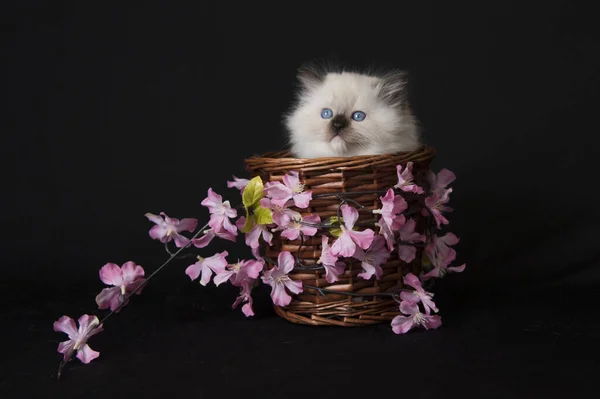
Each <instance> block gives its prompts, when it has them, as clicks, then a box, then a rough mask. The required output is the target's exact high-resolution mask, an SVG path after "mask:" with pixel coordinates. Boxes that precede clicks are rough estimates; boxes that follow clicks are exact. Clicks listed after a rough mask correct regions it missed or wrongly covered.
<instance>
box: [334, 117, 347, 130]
mask: <svg viewBox="0 0 600 399" xmlns="http://www.w3.org/2000/svg"><path fill="white" fill-rule="evenodd" d="M346 126H348V120H347V119H346V118H345V117H344V116H343V115H336V117H335V118H333V120H332V121H331V128H332V129H333V131H334V132H336V133H337V132H339V131H340V130H342V129H343V128H344V127H346Z"/></svg>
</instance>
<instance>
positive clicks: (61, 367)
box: [56, 360, 67, 380]
mask: <svg viewBox="0 0 600 399" xmlns="http://www.w3.org/2000/svg"><path fill="white" fill-rule="evenodd" d="M65 364H67V363H66V362H65V361H64V360H61V361H60V364H59V365H58V372H57V373H56V379H57V380H60V376H61V374H62V370H63V367H65Z"/></svg>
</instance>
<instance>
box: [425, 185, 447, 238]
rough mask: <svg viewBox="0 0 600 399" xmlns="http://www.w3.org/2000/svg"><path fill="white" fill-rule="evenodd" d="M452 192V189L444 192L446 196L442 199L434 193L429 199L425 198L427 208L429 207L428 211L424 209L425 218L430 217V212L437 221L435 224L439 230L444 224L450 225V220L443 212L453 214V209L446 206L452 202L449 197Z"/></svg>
mask: <svg viewBox="0 0 600 399" xmlns="http://www.w3.org/2000/svg"><path fill="white" fill-rule="evenodd" d="M451 192H452V189H451V188H449V189H447V190H446V191H445V192H444V196H442V197H440V196H439V195H438V194H436V193H434V194H432V195H430V196H429V197H427V198H425V206H426V207H427V209H423V211H422V212H421V213H422V214H423V215H424V216H428V215H429V212H428V210H430V211H431V213H432V214H433V218H434V219H435V223H436V225H437V228H438V229H439V228H440V226H441V225H442V224H449V222H448V219H446V217H445V216H444V214H443V212H452V208H451V207H449V206H447V205H445V204H446V203H447V202H448V201H449V200H450V199H449V195H450V193H451Z"/></svg>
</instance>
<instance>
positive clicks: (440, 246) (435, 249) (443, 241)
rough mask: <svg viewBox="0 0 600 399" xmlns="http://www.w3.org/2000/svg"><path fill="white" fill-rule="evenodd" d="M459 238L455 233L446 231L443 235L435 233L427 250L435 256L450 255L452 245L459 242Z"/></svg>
mask: <svg viewBox="0 0 600 399" xmlns="http://www.w3.org/2000/svg"><path fill="white" fill-rule="evenodd" d="M458 242H459V239H458V237H457V236H456V235H454V234H453V233H446V234H444V235H443V236H441V237H438V236H437V235H433V237H432V241H431V243H429V245H427V247H426V251H428V253H431V254H434V256H442V257H446V256H448V252H449V250H450V246H452V245H456V244H458Z"/></svg>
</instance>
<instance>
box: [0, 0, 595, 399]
mask: <svg viewBox="0 0 600 399" xmlns="http://www.w3.org/2000/svg"><path fill="white" fill-rule="evenodd" d="M484 3H485V5H484ZM274 4H275V3H274ZM390 4H391V3H390ZM1 18H2V26H3V38H4V39H5V40H3V43H4V45H3V52H2V53H3V62H2V64H3V66H4V67H5V71H4V73H3V77H4V81H5V84H4V86H5V89H4V90H2V93H3V97H4V105H3V107H2V109H3V117H2V118H1V121H2V124H3V126H2V134H1V136H2V143H1V146H0V148H1V151H2V161H3V163H5V166H4V167H3V172H4V173H3V182H2V183H3V190H2V196H1V199H0V201H1V204H2V224H1V226H2V228H1V231H2V233H3V234H2V235H3V241H2V242H3V245H2V251H0V257H1V259H0V260H1V265H2V271H3V274H2V278H0V284H1V286H2V287H1V288H2V297H1V300H2V303H1V305H2V311H3V313H4V315H3V316H2V319H3V320H4V321H3V323H2V324H3V327H2V330H4V331H3V333H4V334H6V338H5V339H4V343H3V347H4V351H3V352H4V353H3V355H2V358H3V359H2V360H3V361H2V362H0V365H1V366H2V370H0V371H1V373H0V379H1V381H2V382H1V384H0V387H1V389H2V391H5V392H7V396H4V395H3V397H29V396H30V397H57V396H58V395H62V396H61V397H70V396H73V397H83V396H79V395H83V394H84V393H85V394H86V395H87V397H96V396H98V397H99V395H108V394H112V395H117V396H118V397H121V396H125V395H129V394H136V395H143V396H145V397H160V396H164V395H175V397H182V396H183V395H184V394H185V395H186V397H193V398H201V397H204V398H208V397H223V396H224V397H240V396H241V395H250V396H251V397H252V396H253V395H256V396H257V397H258V396H259V395H260V396H262V397H279V395H285V396H292V397H294V396H296V395H298V396H304V397H306V396H307V395H310V396H314V397H325V395H327V396H331V395H344V396H346V397H355V396H356V397H358V396H361V395H365V394H368V395H371V396H372V397H377V396H380V397H383V396H384V395H388V394H394V395H415V394H417V393H418V394H420V395H421V396H418V395H417V396H416V397H433V396H439V395H447V394H449V393H456V394H461V395H463V396H465V395H466V396H476V397H481V396H482V395H483V396H485V397H511V398H514V397H551V396H552V397H554V395H556V396H557V397H558V396H564V395H565V394H569V395H579V394H581V393H582V392H584V391H585V390H586V389H588V388H591V387H592V385H593V379H594V378H595V376H596V374H597V371H598V368H597V367H596V366H595V365H594V359H596V358H597V355H598V354H599V351H598V345H597V343H596V342H597V338H598V329H599V324H598V321H597V314H598V313H597V308H596V306H597V305H598V303H599V299H600V295H599V294H600V290H599V289H598V287H599V282H600V271H599V268H598V266H599V263H600V262H599V259H600V250H599V247H600V246H599V245H598V243H597V237H598V233H597V231H598V230H597V229H598V222H599V219H600V212H599V209H600V206H598V197H597V195H596V194H595V191H597V188H596V184H597V182H598V177H597V176H598V174H597V173H598V167H597V165H596V163H597V158H598V155H599V151H598V147H597V142H598V140H597V135H598V131H599V130H598V123H597V109H598V105H599V103H598V83H599V81H598V79H599V74H598V72H599V66H600V63H599V56H598V54H599V52H598V48H599V45H600V42H599V41H598V39H597V36H596V32H594V30H595V28H596V25H597V21H596V14H594V12H593V11H592V10H591V9H586V8H584V7H583V6H580V5H577V4H576V3H573V2H566V1H565V2H558V1H553V2H552V1H551V2H516V1H515V2H509V1H504V2H478V3H475V2H473V3H472V4H466V3H461V4H456V3H454V2H441V1H440V2H424V1H419V2H395V3H393V7H392V5H386V4H383V3H382V4H376V3H375V2H362V3H360V2H357V3H355V4H354V3H349V2H348V3H335V2H320V3H314V4H310V3H289V4H285V5H284V4H277V5H275V6H268V5H263V4H257V3H248V2H244V3H242V4H232V3H227V4H226V3H218V4H217V3H212V4H205V3H203V2H187V3H185V4H184V3H181V4H177V5H176V4H174V3H172V2H114V3H110V2H108V3H107V2H101V3H97V2H80V3H77V4H76V3H73V4H69V5H65V4H60V3H58V2H20V3H19V5H18V6H14V7H12V8H11V9H10V10H7V11H6V12H3V13H2V17H1ZM331 55H337V57H338V58H340V59H341V60H345V61H347V62H348V63H349V64H352V65H368V64H376V65H385V66H391V67H397V68H403V69H406V70H407V71H408V72H409V73H410V77H411V80H410V88H411V98H412V103H413V106H414V109H415V112H416V114H417V117H418V118H419V120H420V122H421V124H422V125H423V127H424V140H425V142H426V143H427V144H429V145H431V146H433V147H435V148H436V150H437V152H438V156H437V159H436V161H435V163H434V168H435V169H439V168H442V167H447V168H449V169H451V170H453V171H454V172H455V173H456V175H457V181H456V182H455V183H454V185H453V187H454V192H453V193H452V201H451V202H452V206H453V207H454V208H455V212H454V213H452V214H451V215H450V220H451V225H450V226H451V230H452V231H453V232H455V233H456V234H457V235H458V236H459V237H461V242H460V244H459V245H458V246H457V250H458V253H459V261H460V262H461V263H462V262H466V263H467V269H466V271H465V272H464V273H463V274H460V275H450V276H449V277H448V278H446V279H444V280H443V281H440V283H439V284H438V285H437V286H436V299H437V303H438V305H439V306H440V308H441V314H442V317H443V320H444V325H443V327H442V328H441V329H439V330H437V331H435V332H420V331H417V332H415V333H411V334H409V335H405V336H396V335H395V334H393V333H392V332H391V329H390V328H389V326H388V325H381V326H376V327H366V328H361V329H339V328H315V327H307V326H299V325H293V324H291V323H289V322H287V321H285V320H282V319H279V318H277V317H276V316H275V315H274V314H273V312H272V310H271V308H270V306H269V302H268V291H266V290H262V291H261V290H259V292H257V294H256V299H255V300H256V302H257V303H256V306H255V310H256V311H257V316H256V317H254V318H250V319H246V318H245V317H244V316H243V315H242V314H241V312H240V311H239V310H233V311H232V310H231V309H230V306H231V303H232V302H233V301H234V299H235V296H236V290H235V289H232V288H231V287H229V286H222V287H220V288H219V289H216V288H214V286H209V287H205V288H203V287H201V286H199V285H198V284H197V283H191V282H190V281H189V279H188V277H187V276H185V274H184V273H183V270H184V269H185V267H186V266H187V264H186V263H185V262H180V263H176V264H173V265H172V266H171V267H169V268H167V269H165V270H164V272H162V273H161V274H160V275H158V276H157V278H156V280H154V282H152V283H151V284H150V285H149V286H148V287H147V289H146V290H145V292H144V293H143V294H142V295H141V296H139V297H136V298H134V300H133V301H132V303H131V304H130V305H129V306H128V307H127V308H126V310H124V311H123V312H122V313H121V314H120V315H118V316H115V317H113V318H111V320H110V321H108V322H107V324H106V325H105V332H103V333H102V334H100V335H98V336H97V337H94V339H93V341H92V342H91V343H90V345H91V346H92V348H94V349H96V350H99V351H100V352H101V356H100V358H99V359H97V360H95V361H94V362H92V363H91V364H89V365H82V364H80V363H79V362H78V361H75V362H72V363H71V364H70V365H69V366H68V367H67V369H66V372H65V376H64V379H61V381H60V382H59V383H57V382H56V381H55V374H56V366H57V365H58V362H59V360H60V355H59V354H57V353H56V345H58V342H60V341H61V340H63V339H64V334H59V333H55V332H53V331H52V323H53V321H54V320H56V319H58V318H59V317H60V316H61V315H63V314H67V315H69V316H71V317H74V318H76V317H78V316H79V315H80V314H83V313H90V314H92V313H94V312H95V303H94V296H95V295H96V293H97V292H99V290H101V289H102V288H103V284H102V283H101V282H100V281H99V279H98V278H97V273H98V270H99V269H100V267H101V266H102V265H103V264H105V263H106V262H114V263H118V264H122V263H124V262H125V261H128V260H134V261H136V262H137V263H138V264H141V265H142V266H144V267H145V269H146V271H147V272H150V271H152V270H154V269H155V268H156V267H158V266H159V265H160V263H162V261H163V260H164V259H165V258H166V253H165V252H164V250H163V248H162V247H161V246H160V244H158V243H157V242H155V241H153V240H151V239H150V238H149V236H148V230H149V229H150V227H151V226H152V224H151V223H149V222H148V221H147V219H146V218H145V217H144V216H143V215H144V213H146V212H153V213H158V212H161V211H164V212H166V213H167V214H168V215H169V216H172V217H178V218H183V217H196V218H198V219H200V221H201V222H202V221H204V220H205V219H206V217H207V212H206V209H205V208H203V207H201V206H200V202H201V201H202V199H203V198H205V197H206V191H207V189H208V187H212V188H213V189H214V190H216V191H217V192H219V193H221V194H222V195H223V196H224V197H226V198H231V200H232V202H235V201H236V200H237V198H238V197H237V196H236V195H237V194H236V191H235V190H231V189H227V188H226V181H227V180H228V179H230V178H231V175H233V174H235V175H237V176H240V177H244V173H245V172H244V169H243V159H244V158H245V157H248V156H251V155H253V154H256V153H261V152H265V151H270V150H278V149H281V148H283V147H284V146H285V139H284V136H283V134H282V132H281V130H282V125H281V114H282V113H283V112H284V111H285V110H287V108H288V106H289V105H290V102H291V101H292V94H293V89H294V87H295V80H294V78H295V71H296V68H297V67H298V66H299V65H300V64H301V63H303V62H304V61H307V60H311V59H315V58H319V57H324V56H331ZM222 249H227V250H228V251H229V252H230V254H231V256H232V258H234V257H238V256H239V257H245V256H247V255H248V253H247V252H246V248H245V247H244V246H243V245H238V246H237V247H236V246H234V245H229V244H228V243H219V244H217V245H214V246H211V247H210V249H207V250H205V251H203V254H208V255H210V254H212V253H213V251H216V250H222ZM16 388H17V389H21V391H20V393H17V391H15V389H16Z"/></svg>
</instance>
